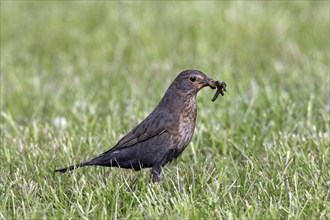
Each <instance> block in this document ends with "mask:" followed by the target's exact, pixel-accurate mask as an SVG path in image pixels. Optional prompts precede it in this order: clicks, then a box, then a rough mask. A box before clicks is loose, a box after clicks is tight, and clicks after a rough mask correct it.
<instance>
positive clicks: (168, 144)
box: [55, 70, 226, 183]
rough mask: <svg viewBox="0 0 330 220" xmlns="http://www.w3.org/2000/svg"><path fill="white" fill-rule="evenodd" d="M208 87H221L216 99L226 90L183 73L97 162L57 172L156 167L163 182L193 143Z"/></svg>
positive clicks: (154, 176)
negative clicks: (199, 102) (199, 98)
mask: <svg viewBox="0 0 330 220" xmlns="http://www.w3.org/2000/svg"><path fill="white" fill-rule="evenodd" d="M206 86H209V87H211V88H212V89H215V88H218V91H217V93H216V95H215V98H214V100H215V99H216V97H217V96H218V95H219V93H221V94H222V95H223V91H226V84H225V83H224V82H223V83H219V82H218V81H214V80H213V79H211V78H208V77H207V76H206V75H205V74H204V73H202V72H200V71H198V70H185V71H183V72H181V73H180V74H179V75H178V76H177V77H176V79H175V80H174V81H173V82H172V84H171V85H170V87H169V88H168V89H167V91H166V93H165V95H164V97H163V98H162V100H161V101H160V103H159V104H158V105H157V107H156V108H155V109H154V110H153V112H151V114H150V115H149V116H148V117H147V118H146V119H144V120H143V121H142V122H141V123H140V124H138V125H137V126H136V127H135V128H134V129H133V130H132V131H130V132H129V133H128V134H127V135H125V136H124V137H123V138H122V139H121V140H119V142H118V143H117V144H116V145H115V146H114V147H113V148H111V149H110V150H108V151H106V152H104V153H103V154H101V155H99V156H97V157H96V158H94V159H91V160H88V161H85V162H82V163H79V164H76V165H72V166H69V167H66V168H62V169H57V170H55V171H56V172H66V171H69V170H73V169H75V168H78V167H84V166H91V165H97V166H106V167H120V168H127V169H134V170H140V169H142V168H152V169H151V175H152V179H153V182H155V183H159V182H160V180H161V178H160V174H161V171H162V167H163V166H165V165H166V164H167V163H169V162H171V161H172V160H173V159H176V158H177V157H178V156H179V155H180V154H181V153H182V152H183V150H184V149H185V148H186V147H187V145H188V144H189V142H190V141H191V138H192V136H193V133H194V129H195V123H196V113H197V109H196V95H197V93H198V91H199V90H200V89H202V88H203V87H206Z"/></svg>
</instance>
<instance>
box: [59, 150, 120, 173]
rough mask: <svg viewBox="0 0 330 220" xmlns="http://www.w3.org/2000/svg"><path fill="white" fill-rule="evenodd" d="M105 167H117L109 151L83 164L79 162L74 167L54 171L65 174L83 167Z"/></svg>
mask: <svg viewBox="0 0 330 220" xmlns="http://www.w3.org/2000/svg"><path fill="white" fill-rule="evenodd" d="M95 165H96V166H107V167H112V166H118V163H117V161H116V160H115V159H114V158H113V156H112V155H111V153H109V151H107V152H104V153H103V154H101V155H99V156H97V157H95V158H94V159H91V160H88V161H85V162H81V163H78V164H75V165H71V166H68V167H64V168H61V169H56V170H55V172H61V173H65V172H67V171H71V170H74V169H77V168H79V167H85V166H95Z"/></svg>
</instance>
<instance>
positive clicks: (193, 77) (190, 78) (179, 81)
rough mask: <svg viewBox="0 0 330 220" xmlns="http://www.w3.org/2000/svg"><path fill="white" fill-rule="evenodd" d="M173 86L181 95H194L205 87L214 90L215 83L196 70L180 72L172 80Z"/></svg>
mask: <svg viewBox="0 0 330 220" xmlns="http://www.w3.org/2000/svg"><path fill="white" fill-rule="evenodd" d="M173 86H175V88H176V89H179V90H180V91H182V92H183V93H190V94H194V95H195V94H197V92H198V91H199V90H200V89H201V88H203V87H205V86H210V87H211V88H212V89H215V88H216V86H215V81H214V80H213V79H211V78H209V77H207V76H206V75H205V74H204V73H202V72H201V71H198V70H185V71H182V72H181V73H180V74H179V75H178V76H177V77H176V79H175V80H174V82H173Z"/></svg>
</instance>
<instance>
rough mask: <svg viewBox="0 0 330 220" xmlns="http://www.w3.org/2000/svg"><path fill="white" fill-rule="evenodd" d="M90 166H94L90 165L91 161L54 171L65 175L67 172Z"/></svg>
mask: <svg viewBox="0 0 330 220" xmlns="http://www.w3.org/2000/svg"><path fill="white" fill-rule="evenodd" d="M88 165H92V164H90V162H89V161H86V162H82V163H79V164H75V165H71V166H68V167H64V168H61V169H56V170H54V172H60V173H65V172H67V171H71V170H74V169H77V168H79V167H84V166H88Z"/></svg>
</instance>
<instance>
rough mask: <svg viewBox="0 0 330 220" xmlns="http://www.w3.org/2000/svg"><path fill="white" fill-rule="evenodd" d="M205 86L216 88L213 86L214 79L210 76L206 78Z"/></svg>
mask: <svg viewBox="0 0 330 220" xmlns="http://www.w3.org/2000/svg"><path fill="white" fill-rule="evenodd" d="M206 86H209V87H211V89H216V88H217V87H216V86H215V81H214V80H213V79H211V78H207V79H206Z"/></svg>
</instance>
